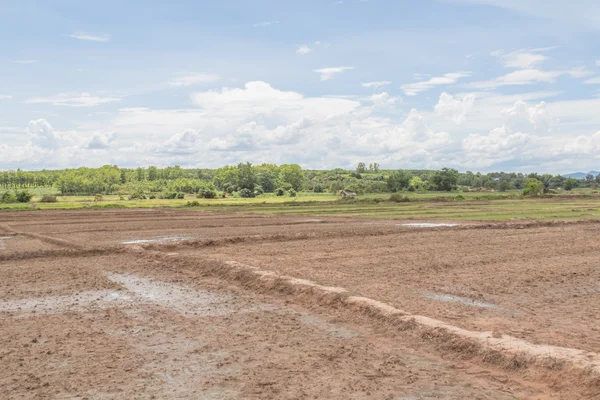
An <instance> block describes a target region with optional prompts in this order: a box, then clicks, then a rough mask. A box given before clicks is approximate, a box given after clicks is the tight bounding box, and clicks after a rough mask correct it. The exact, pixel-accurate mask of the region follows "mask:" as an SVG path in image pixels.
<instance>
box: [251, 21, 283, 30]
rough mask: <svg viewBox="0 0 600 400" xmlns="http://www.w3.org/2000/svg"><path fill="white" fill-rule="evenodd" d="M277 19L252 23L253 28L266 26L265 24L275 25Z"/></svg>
mask: <svg viewBox="0 0 600 400" xmlns="http://www.w3.org/2000/svg"><path fill="white" fill-rule="evenodd" d="M278 23H279V21H262V22H258V23H256V24H254V25H252V26H253V27H255V28H266V27H267V26H271V25H277V24H278Z"/></svg>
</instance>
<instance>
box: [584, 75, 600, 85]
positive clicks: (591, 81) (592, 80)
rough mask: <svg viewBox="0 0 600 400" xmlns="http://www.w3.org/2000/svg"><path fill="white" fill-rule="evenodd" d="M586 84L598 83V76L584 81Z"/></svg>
mask: <svg viewBox="0 0 600 400" xmlns="http://www.w3.org/2000/svg"><path fill="white" fill-rule="evenodd" d="M583 83H585V84H586V85H600V76H597V77H595V78H592V79H588V80H587V81H584V82H583Z"/></svg>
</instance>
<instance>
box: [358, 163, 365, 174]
mask: <svg viewBox="0 0 600 400" xmlns="http://www.w3.org/2000/svg"><path fill="white" fill-rule="evenodd" d="M365 172H367V166H366V165H365V163H364V162H359V163H358V165H357V166H356V173H357V174H364V173H365Z"/></svg>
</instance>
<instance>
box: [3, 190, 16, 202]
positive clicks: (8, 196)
mask: <svg viewBox="0 0 600 400" xmlns="http://www.w3.org/2000/svg"><path fill="white" fill-rule="evenodd" d="M16 202H17V197H16V196H15V195H14V194H13V193H11V192H8V191H6V192H4V193H2V196H0V203H4V204H9V203H16Z"/></svg>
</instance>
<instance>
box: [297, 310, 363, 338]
mask: <svg viewBox="0 0 600 400" xmlns="http://www.w3.org/2000/svg"><path fill="white" fill-rule="evenodd" d="M300 321H301V322H302V323H303V324H305V325H309V326H313V327H315V328H317V329H319V330H321V331H324V332H326V333H327V334H328V335H329V336H332V337H335V338H339V339H350V338H353V337H357V336H359V333H357V332H355V331H353V330H351V329H348V328H345V327H343V326H337V325H335V324H332V323H329V322H327V321H325V320H323V319H321V318H319V317H317V316H314V315H307V314H301V315H300Z"/></svg>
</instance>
